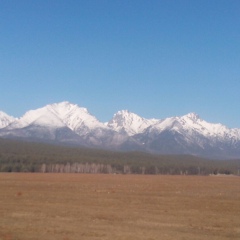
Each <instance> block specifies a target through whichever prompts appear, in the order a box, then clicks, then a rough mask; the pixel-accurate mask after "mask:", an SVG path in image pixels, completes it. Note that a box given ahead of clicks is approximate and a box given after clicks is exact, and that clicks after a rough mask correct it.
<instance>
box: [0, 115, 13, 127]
mask: <svg viewBox="0 0 240 240" xmlns="http://www.w3.org/2000/svg"><path fill="white" fill-rule="evenodd" d="M14 120H15V118H14V117H12V116H9V115H7V114H6V113H4V112H2V111H0V129H1V128H5V127H6V126H8V125H9V124H10V123H12V122H13V121H14Z"/></svg>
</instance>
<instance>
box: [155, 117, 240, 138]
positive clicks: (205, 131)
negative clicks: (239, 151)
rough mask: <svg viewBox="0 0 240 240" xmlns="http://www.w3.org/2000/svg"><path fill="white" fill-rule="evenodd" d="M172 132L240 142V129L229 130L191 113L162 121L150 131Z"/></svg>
mask: <svg viewBox="0 0 240 240" xmlns="http://www.w3.org/2000/svg"><path fill="white" fill-rule="evenodd" d="M165 130H171V131H176V132H178V133H182V134H184V135H190V136H191V135H192V134H195V133H198V134H200V135H202V136H204V137H207V138H218V139H224V138H232V139H238V140H240V130H239V129H229V128H227V127H226V126H224V125H222V124H219V123H217V124H216V123H209V122H206V121H204V120H202V119H201V118H200V117H199V116H198V115H197V114H195V113H189V114H186V115H184V116H181V117H170V118H166V119H164V120H160V121H159V122H157V123H156V124H154V125H152V126H151V130H150V131H157V132H158V133H160V132H162V131H165Z"/></svg>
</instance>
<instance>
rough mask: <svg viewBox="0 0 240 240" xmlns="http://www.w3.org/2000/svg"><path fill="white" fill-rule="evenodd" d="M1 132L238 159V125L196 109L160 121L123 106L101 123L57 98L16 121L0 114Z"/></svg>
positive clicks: (109, 147) (120, 147)
mask: <svg viewBox="0 0 240 240" xmlns="http://www.w3.org/2000/svg"><path fill="white" fill-rule="evenodd" d="M0 136H1V137H12V138H14V137H17V138H24V139H26V138H29V139H30V140H31V139H40V140H43V141H48V140H51V141H57V142H61V143H70V144H72V143H73V144H78V145H83V146H90V147H100V148H108V149H115V150H141V151H142V150H146V151H152V152H155V153H170V154H171V153H175V154H194V155H195V154H197V155H203V156H210V155H212V156H217V157H222V156H231V157H240V129H236V128H235V129H230V128H227V127H226V126H224V125H222V124H219V123H218V124H215V123H209V122H206V121H204V120H202V119H201V118H200V117H199V116H198V115H197V114H195V113H189V114H186V115H184V116H180V117H170V118H166V119H161V120H160V119H145V118H142V117H140V116H138V115H137V114H134V113H131V112H129V111H127V110H122V111H119V112H117V113H116V114H114V116H113V118H112V120H110V121H109V122H108V123H105V124H104V123H102V122H100V121H98V120H97V118H96V117H94V116H93V115H91V114H90V113H89V112H88V110H87V109H86V108H82V107H79V106H78V105H76V104H72V103H69V102H60V103H54V104H49V105H46V106H45V107H42V108H39V109H36V110H30V111H28V112H27V113H26V114H25V115H23V117H21V118H18V119H16V118H13V117H10V116H8V115H7V114H5V113H3V112H0Z"/></svg>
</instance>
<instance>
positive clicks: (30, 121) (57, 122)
mask: <svg viewBox="0 0 240 240" xmlns="http://www.w3.org/2000/svg"><path fill="white" fill-rule="evenodd" d="M29 125H36V126H47V127H53V128H59V127H64V126H65V124H64V123H63V121H62V120H61V119H60V118H59V117H58V116H57V115H56V114H54V113H53V112H51V110H50V109H49V108H48V106H46V107H43V108H38V109H36V110H30V111H28V112H26V113H25V114H24V115H23V117H21V118H19V119H16V120H15V121H14V122H12V123H11V124H10V125H9V126H8V127H7V129H8V130H10V129H19V128H25V127H27V126H29Z"/></svg>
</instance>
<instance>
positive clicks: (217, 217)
mask: <svg viewBox="0 0 240 240" xmlns="http://www.w3.org/2000/svg"><path fill="white" fill-rule="evenodd" d="M30 239H31V240H35V239H39V240H40V239H41V240H43V239H44V240H45V239H46V240H79V239H83V240H85V239H86V240H89V239H99V240H100V239H104V240H110V239H111V240H113V239H114V240H131V239H134V240H135V239H140V240H141V239H142V240H143V239H144V240H155V239H164V240H170V239H171V240H173V239H174V240H175V239H177V240H178V239H179V240H187V239H189V240H190V239H191V240H192V239H194V240H195V239H196V240H200V239H201V240H203V239H211V240H212V239H213V240H222V239H240V178H239V177H233V176H231V177H224V176H218V177H210V176H209V177H202V176H192V177H191V176H142V175H85V174H31V173H27V174H26V173H1V174H0V240H30Z"/></svg>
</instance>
